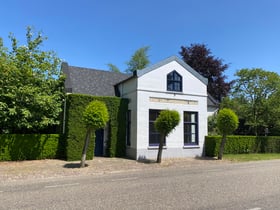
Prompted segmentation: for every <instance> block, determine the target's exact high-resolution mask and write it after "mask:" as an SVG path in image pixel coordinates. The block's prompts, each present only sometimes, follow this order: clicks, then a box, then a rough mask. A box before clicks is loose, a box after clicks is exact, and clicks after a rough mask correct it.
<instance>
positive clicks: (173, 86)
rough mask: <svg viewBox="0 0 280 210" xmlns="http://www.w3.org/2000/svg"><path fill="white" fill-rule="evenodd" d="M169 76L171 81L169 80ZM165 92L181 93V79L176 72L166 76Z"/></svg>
mask: <svg viewBox="0 0 280 210" xmlns="http://www.w3.org/2000/svg"><path fill="white" fill-rule="evenodd" d="M170 76H171V79H170ZM166 90H167V91H172V92H182V91H183V77H182V76H181V75H180V74H179V73H178V72H177V71H176V70H173V71H172V72H170V73H168V74H167V76H166Z"/></svg>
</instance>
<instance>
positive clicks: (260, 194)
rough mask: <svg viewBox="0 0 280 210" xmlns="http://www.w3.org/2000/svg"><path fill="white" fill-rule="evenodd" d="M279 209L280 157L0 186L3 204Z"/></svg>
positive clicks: (14, 206) (24, 206) (22, 206)
mask: <svg viewBox="0 0 280 210" xmlns="http://www.w3.org/2000/svg"><path fill="white" fill-rule="evenodd" d="M279 208H280V160H273V161H260V162H250V163H234V164H232V163H230V164H217V165H199V166H194V167H192V168H190V167H188V168H184V167H176V168H157V169H155V170H145V171H134V172H132V171H130V172H121V173H112V174H105V175H94V176H83V177H80V176H79V177H72V178H65V179H61V178H59V179H45V180H40V181H39V180H33V181H15V182H9V183H5V184H3V185H0V209H5V210H6V209H129V210H130V209H207V210H210V209H215V210H219V209H234V210H239V209H240V210H242V209H246V210H261V209H279Z"/></svg>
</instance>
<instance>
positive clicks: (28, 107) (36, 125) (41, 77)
mask: <svg viewBox="0 0 280 210" xmlns="http://www.w3.org/2000/svg"><path fill="white" fill-rule="evenodd" d="M9 38H10V40H11V43H12V46H11V48H6V47H4V44H3V41H2V39H0V78H1V80H0V133H34V132H40V131H43V130H47V129H48V128H50V127H52V126H54V125H58V124H59V122H60V121H59V116H60V113H61V111H62V100H63V98H64V92H63V91H64V90H63V87H64V77H63V76H62V74H61V73H60V63H61V61H60V59H59V58H58V57H57V56H56V54H55V53H54V52H53V51H43V50H41V49H40V46H41V45H42V43H43V41H44V40H46V38H45V37H43V36H42V34H41V33H40V32H39V33H36V34H35V35H34V34H33V31H32V29H31V28H30V27H28V28H27V32H26V40H27V43H26V45H21V46H20V45H19V44H18V40H17V39H16V38H15V37H14V36H13V35H12V34H11V35H10V36H9ZM8 49H10V50H8Z"/></svg>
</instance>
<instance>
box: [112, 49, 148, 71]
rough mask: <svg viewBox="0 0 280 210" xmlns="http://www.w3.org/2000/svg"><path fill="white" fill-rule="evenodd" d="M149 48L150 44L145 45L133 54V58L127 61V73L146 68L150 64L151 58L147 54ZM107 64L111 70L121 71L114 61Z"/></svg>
mask: <svg viewBox="0 0 280 210" xmlns="http://www.w3.org/2000/svg"><path fill="white" fill-rule="evenodd" d="M149 49H150V47H149V46H145V47H141V48H139V49H138V50H136V51H135V52H134V54H133V55H132V56H131V59H130V60H129V61H128V62H126V65H127V69H126V73H133V72H134V71H136V70H141V69H144V68H146V67H147V66H148V65H149V64H150V60H149V58H148V55H147V53H148V50H149ZM107 66H108V67H109V70H110V71H113V72H121V71H120V69H119V68H118V67H117V66H116V65H114V64H112V63H108V64H107Z"/></svg>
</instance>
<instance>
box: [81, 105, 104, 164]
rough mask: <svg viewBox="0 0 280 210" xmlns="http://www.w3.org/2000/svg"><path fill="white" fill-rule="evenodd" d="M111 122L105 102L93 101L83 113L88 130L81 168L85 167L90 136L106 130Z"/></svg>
mask: <svg viewBox="0 0 280 210" xmlns="http://www.w3.org/2000/svg"><path fill="white" fill-rule="evenodd" d="M108 120H109V114H108V110H107V107H106V105H105V103H104V102H101V101H97V100H95V101H92V102H91V103H90V104H89V105H88V106H87V107H86V109H85V111H84V113H83V121H84V123H85V126H86V128H87V134H86V138H85V144H84V148H83V152H82V160H81V167H85V160H86V152H87V148H88V145H89V140H90V136H91V135H92V133H95V131H96V130H97V129H100V128H104V127H105V126H106V123H107V122H108Z"/></svg>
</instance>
